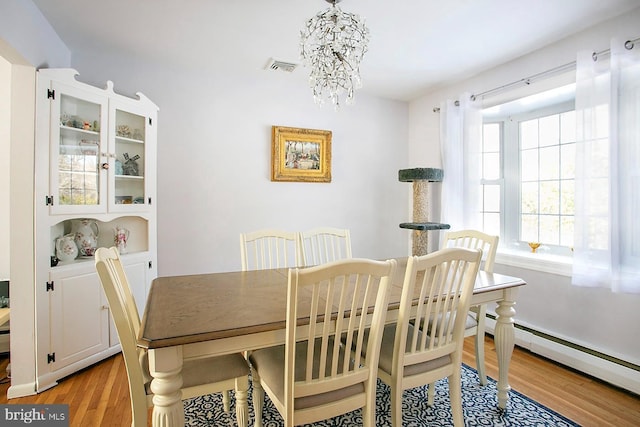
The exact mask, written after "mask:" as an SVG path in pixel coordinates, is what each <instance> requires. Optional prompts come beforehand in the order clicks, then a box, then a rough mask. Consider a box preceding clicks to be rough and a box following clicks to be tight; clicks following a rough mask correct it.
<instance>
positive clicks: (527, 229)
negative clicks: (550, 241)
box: [520, 215, 538, 242]
mask: <svg viewBox="0 0 640 427" xmlns="http://www.w3.org/2000/svg"><path fill="white" fill-rule="evenodd" d="M520 230H521V232H520V239H521V240H522V241H524V242H537V241H538V216H537V215H522V221H521V224H520Z"/></svg>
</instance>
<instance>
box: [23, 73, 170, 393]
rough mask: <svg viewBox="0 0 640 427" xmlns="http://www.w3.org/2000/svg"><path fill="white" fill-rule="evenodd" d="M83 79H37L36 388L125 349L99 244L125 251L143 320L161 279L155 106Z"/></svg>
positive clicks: (61, 76) (66, 76) (41, 75)
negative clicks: (98, 260) (105, 285)
mask: <svg viewBox="0 0 640 427" xmlns="http://www.w3.org/2000/svg"><path fill="white" fill-rule="evenodd" d="M77 75H78V73H77V72H76V71H75V70H72V69H42V70H39V71H38V78H37V91H36V96H37V100H36V156H35V157H36V189H35V197H36V283H35V286H36V313H37V319H36V343H37V361H36V370H37V389H38V391H41V390H45V389H47V388H49V387H52V386H53V385H55V384H56V382H57V380H59V379H60V378H62V377H64V376H67V375H69V374H70V373H72V372H75V371H77V370H79V369H82V368H84V367H86V366H88V365H90V364H93V363H95V362H97V361H99V360H102V359H104V358H105V357H108V356H110V355H112V354H115V353H117V352H118V351H120V346H119V343H118V339H117V334H116V332H115V327H114V326H113V323H112V320H111V316H110V315H109V306H108V304H107V300H106V298H105V296H104V294H103V292H102V287H101V285H100V281H99V279H98V275H97V273H96V271H95V267H94V261H93V256H92V255H93V252H94V251H95V248H96V247H101V246H106V247H109V246H118V247H119V248H120V250H121V257H122V262H123V264H124V266H125V269H126V272H127V277H128V279H129V281H130V285H131V287H132V290H133V293H134V296H135V298H136V303H137V304H138V308H139V310H140V312H141V313H142V310H143V309H144V305H145V302H146V298H147V292H148V289H149V285H150V283H151V280H153V278H155V277H156V275H157V269H156V257H157V251H156V207H155V206H156V200H155V197H156V126H157V123H156V120H157V113H158V107H157V106H156V105H155V104H154V103H153V102H151V101H150V100H149V99H148V98H146V97H145V96H144V95H142V94H141V93H138V94H137V99H134V98H130V97H127V96H123V95H120V94H117V93H115V92H114V89H113V84H112V82H110V81H109V82H107V84H106V87H105V88H104V89H100V88H97V87H94V86H91V85H89V84H85V83H82V82H79V81H78V80H77V79H76V76H77ZM59 241H62V243H64V244H63V245H57V244H56V243H57V242H59ZM71 241H74V242H75V243H76V245H77V246H78V251H77V255H76V248H75V247H73V245H71V244H70V242H71Z"/></svg>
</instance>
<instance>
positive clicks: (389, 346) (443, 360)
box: [363, 323, 451, 377]
mask: <svg viewBox="0 0 640 427" xmlns="http://www.w3.org/2000/svg"><path fill="white" fill-rule="evenodd" d="M413 331H414V326H413V325H411V324H409V330H408V333H407V338H409V337H411V336H412V334H413ZM418 336H419V337H422V334H421V333H420V332H418ZM368 338H369V337H368V334H366V333H365V336H364V342H365V344H363V348H366V342H367V340H368ZM395 339H396V324H395V323H394V324H390V325H386V326H385V327H384V331H383V332H382V345H381V346H380V359H379V360H378V369H381V370H383V371H384V372H386V373H387V374H389V375H391V368H392V366H393V345H394V343H395ZM410 348H411V343H410V342H409V339H407V345H406V350H407V351H409V350H410ZM363 353H364V352H363ZM363 355H364V356H365V357H366V354H363ZM449 363H451V356H449V355H446V356H442V357H439V358H437V359H433V360H429V361H427V362H423V363H417V364H415V365H408V366H405V367H404V376H405V377H407V376H412V375H418V374H421V373H423V372H428V371H432V370H434V369H438V368H440V367H442V366H446V365H448V364H449Z"/></svg>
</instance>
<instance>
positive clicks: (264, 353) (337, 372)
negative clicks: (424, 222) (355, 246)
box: [249, 259, 396, 427]
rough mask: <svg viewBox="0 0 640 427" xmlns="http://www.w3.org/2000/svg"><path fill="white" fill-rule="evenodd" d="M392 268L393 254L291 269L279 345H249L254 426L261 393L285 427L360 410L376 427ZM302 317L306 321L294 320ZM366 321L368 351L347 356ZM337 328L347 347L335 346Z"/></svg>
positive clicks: (368, 424) (360, 340)
mask: <svg viewBox="0 0 640 427" xmlns="http://www.w3.org/2000/svg"><path fill="white" fill-rule="evenodd" d="M395 268H396V261H395V260H389V261H373V260H364V259H350V260H340V261H335V262H332V263H328V264H323V265H320V266H315V267H308V268H303V269H290V270H289V284H288V294H287V316H286V340H285V344H284V345H281V346H277V347H271V348H266V349H260V350H255V351H253V352H252V353H251V356H250V358H249V359H250V361H251V366H252V368H251V369H252V377H253V404H254V409H255V414H256V424H255V425H256V426H260V425H262V419H261V418H262V408H263V399H264V391H266V392H267V394H268V396H269V397H270V398H271V401H272V403H273V404H274V405H275V407H276V408H277V409H278V411H279V412H280V414H281V415H282V417H283V418H284V426H286V427H291V426H294V425H300V424H306V423H313V422H316V421H319V420H324V419H329V418H332V417H335V416H337V415H340V414H344V413H347V412H351V411H354V410H356V409H358V408H362V418H363V424H364V426H366V427H374V423H375V406H376V402H375V397H376V368H377V366H378V358H377V355H378V353H379V350H380V339H381V332H382V328H383V327H384V322H385V318H386V314H387V301H388V290H389V287H390V281H391V279H392V278H393V275H394V271H395ZM370 308H373V312H372V313H368V311H369V310H368V309H370ZM363 311H365V313H366V315H365V316H362V312H363ZM300 318H306V319H309V325H308V326H298V319H300ZM368 320H370V321H371V323H370V331H371V332H370V334H369V340H368V342H367V343H366V345H367V348H366V350H365V352H366V353H367V354H369V355H371V356H370V357H369V358H368V359H367V360H364V359H362V357H360V356H356V357H354V358H353V359H352V358H351V354H350V351H349V349H350V348H351V345H352V344H353V345H354V346H355V348H357V349H358V350H362V347H363V345H365V344H363V342H364V340H363V336H364V333H363V332H364V330H365V327H366V326H367V322H368ZM341 334H344V336H343V338H344V339H345V340H346V342H347V343H348V346H342V345H340V335H341ZM336 335H337V336H336ZM310 336H311V337H316V338H315V339H308V337H310ZM356 354H359V353H356Z"/></svg>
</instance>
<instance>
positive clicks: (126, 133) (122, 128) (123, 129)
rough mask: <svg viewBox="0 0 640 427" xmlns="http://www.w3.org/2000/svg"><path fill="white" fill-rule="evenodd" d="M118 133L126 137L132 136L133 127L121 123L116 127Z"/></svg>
mask: <svg viewBox="0 0 640 427" xmlns="http://www.w3.org/2000/svg"><path fill="white" fill-rule="evenodd" d="M116 135H117V136H122V137H124V138H131V129H130V128H129V126H127V125H120V126H118V127H117V129H116Z"/></svg>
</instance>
